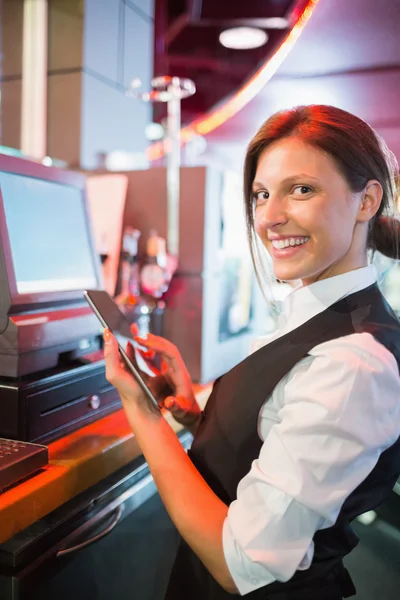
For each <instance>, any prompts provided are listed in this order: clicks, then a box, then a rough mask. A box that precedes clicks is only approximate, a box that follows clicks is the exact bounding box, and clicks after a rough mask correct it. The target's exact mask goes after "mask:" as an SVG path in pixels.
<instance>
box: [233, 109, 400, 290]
mask: <svg viewBox="0 0 400 600" xmlns="http://www.w3.org/2000/svg"><path fill="white" fill-rule="evenodd" d="M244 187H245V194H246V213H247V224H248V233H249V237H250V242H251V246H252V250H253V260H254V261H255V262H256V263H258V265H260V262H261V261H260V254H259V252H258V250H257V243H256V242H257V236H258V239H259V240H260V241H261V242H262V244H263V246H264V247H265V248H266V249H267V251H268V252H269V254H270V255H271V256H272V259H273V269H274V273H275V275H276V277H278V278H279V279H282V280H293V279H301V280H302V281H303V283H305V284H308V283H312V282H313V281H317V280H320V279H325V278H327V277H332V276H334V275H339V274H341V273H344V272H346V271H350V270H352V269H356V268H359V267H362V266H366V265H367V249H371V250H379V251H380V252H382V253H383V254H385V255H386V256H389V257H390V258H396V259H397V258H398V257H399V229H400V228H399V221H398V220H397V219H395V218H390V217H389V215H390V214H391V213H392V214H394V212H395V198H396V196H397V189H396V161H395V159H394V157H393V156H392V155H391V153H390V151H389V150H388V148H387V146H386V144H385V142H384V141H383V140H381V139H379V138H378V137H377V135H376V134H375V133H374V131H373V130H372V129H371V128H370V127H369V125H367V123H365V122H364V121H362V120H361V119H359V118H358V117H356V116H354V115H351V114H350V113H347V112H346V111H343V110H341V109H339V108H335V107H331V106H303V107H296V108H294V109H292V110H288V111H284V112H281V113H277V114H276V115H274V116H273V117H271V118H270V119H269V120H268V121H266V123H265V124H264V125H263V126H262V127H261V129H260V130H259V132H258V133H257V135H256V136H255V138H254V139H253V140H252V142H251V143H250V145H249V148H248V153H247V157H246V162H245V175H244Z"/></svg>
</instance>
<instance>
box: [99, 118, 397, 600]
mask: <svg viewBox="0 0 400 600" xmlns="http://www.w3.org/2000/svg"><path fill="white" fill-rule="evenodd" d="M244 187H245V202H246V212H247V223H248V232H249V238H250V242H251V248H252V255H253V259H254V261H255V262H257V261H258V258H259V251H260V247H259V246H260V243H261V245H262V247H263V248H264V249H266V250H267V252H268V254H269V255H270V256H271V258H272V265H273V270H274V274H275V276H276V277H277V278H278V279H281V280H284V281H295V280H299V281H300V282H301V284H300V285H299V286H298V287H297V288H296V289H295V290H294V291H293V292H292V293H291V294H290V295H289V296H288V298H287V301H286V303H285V306H284V310H283V314H282V316H281V319H280V323H279V328H278V332H277V333H276V334H275V335H274V336H273V337H272V338H270V339H269V340H268V341H265V340H263V341H259V343H258V347H256V348H255V350H254V352H253V353H252V354H251V355H250V356H249V357H248V358H247V359H245V360H244V361H243V362H242V363H240V364H239V365H237V366H236V367H235V368H234V369H232V370H231V371H230V372H229V373H227V374H226V375H224V376H223V377H221V378H219V379H218V380H217V381H216V382H215V384H214V388H213V392H212V394H211V397H210V399H209V401H208V403H207V407H206V410H205V412H204V413H203V414H201V412H200V410H199V407H198V406H197V404H196V401H195V399H194V395H193V391H192V387H191V382H190V378H189V375H188V373H187V371H186V369H185V366H184V364H183V361H182V359H181V357H180V355H179V352H178V351H177V349H176V348H175V347H174V346H172V345H171V344H170V343H169V342H167V341H166V340H163V339H162V338H158V337H155V336H152V335H150V336H149V337H148V339H146V340H142V339H140V340H139V341H140V342H141V343H142V344H143V345H144V346H146V347H147V348H148V349H149V350H154V351H156V352H158V353H160V354H161V356H162V358H163V359H164V361H165V369H166V371H165V375H166V377H167V378H168V379H169V381H170V382H171V383H172V384H173V387H174V397H169V398H167V399H166V400H165V401H164V406H165V407H166V408H168V409H169V410H171V412H172V414H173V415H174V417H175V418H176V420H177V421H179V422H180V423H183V424H185V425H186V426H187V427H188V428H190V429H191V430H192V431H193V432H194V433H195V438H194V442H193V445H192V448H191V451H190V455H189V456H187V455H186V454H185V452H184V451H183V450H182V448H181V446H180V443H179V441H178V439H177V437H176V436H175V434H174V433H173V431H172V429H171V428H170V427H169V426H168V424H167V423H166V421H165V420H164V419H163V418H162V417H161V415H160V414H155V413H152V412H151V411H150V410H148V409H147V405H146V403H145V401H144V399H143V396H142V394H141V392H140V390H139V388H138V386H137V385H136V383H135V381H134V380H133V379H132V377H131V376H130V375H129V374H128V372H127V371H126V370H125V369H124V367H123V366H122V365H121V362H120V359H119V355H118V351H117V346H116V343H115V340H114V339H113V338H112V337H111V336H110V334H109V332H105V340H106V344H105V356H106V368H107V378H108V380H109V381H110V382H111V383H112V384H114V385H115V387H116V388H117V389H118V391H119V393H120V396H121V399H122V402H123V405H124V408H125V411H126V414H127V417H128V419H129V422H130V425H131V427H132V430H133V432H134V434H135V436H136V438H137V440H138V442H139V444H140V446H141V449H142V451H143V454H144V456H145V458H146V460H147V462H148V464H149V467H150V469H151V472H152V474H153V477H154V480H155V482H156V484H157V487H158V490H159V493H160V495H161V498H162V500H163V502H164V504H165V506H166V508H167V510H168V512H169V514H170V516H171V519H172V521H173V522H174V523H175V525H176V527H177V529H178V530H179V532H180V533H181V536H182V543H181V546H180V548H179V551H178V555H177V558H176V562H175V566H174V569H173V572H172V575H171V580H170V584H169V588H168V592H167V598H169V599H174V600H177V599H179V598H182V599H183V598H185V599H189V598H190V599H199V600H200V599H201V600H211V599H213V600H214V599H220V598H221V599H222V598H225V597H228V596H229V595H230V594H232V593H233V594H235V593H236V594H237V593H239V594H241V595H245V594H246V595H248V597H249V598H250V597H251V598H263V599H269V600H317V599H318V600H321V599H323V600H339V599H340V598H342V597H348V596H351V595H354V593H355V589H354V586H353V585H352V582H351V579H350V577H349V575H348V574H347V571H346V570H345V569H344V567H343V564H342V558H343V556H345V555H346V554H348V553H349V552H350V551H351V550H352V549H353V548H354V547H355V545H356V544H357V538H356V536H355V534H354V533H353V532H352V530H351V528H350V522H351V521H352V520H353V519H354V518H355V517H356V516H357V515H359V514H361V513H363V512H366V511H367V510H371V509H372V508H374V507H375V506H376V505H377V504H379V503H380V502H381V501H382V500H383V499H384V498H385V497H386V496H387V495H388V494H389V492H390V490H391V488H392V486H393V484H394V483H395V481H396V479H397V477H398V475H399V473H400V441H399V434H400V377H399V364H400V324H399V322H398V320H397V318H396V316H395V315H394V314H393V312H392V311H391V309H390V308H389V306H388V305H387V303H386V302H385V300H384V299H383V297H382V295H381V294H380V292H379V290H378V287H377V285H376V280H375V275H374V270H373V267H371V266H368V251H369V250H375V249H377V250H379V251H381V252H383V253H384V254H386V255H387V256H391V257H396V258H397V257H398V255H399V226H398V225H399V222H398V221H397V220H395V219H394V218H390V217H388V216H387V213H388V212H389V210H390V208H391V204H393V203H394V200H395V195H396V189H395V172H394V161H393V159H392V158H391V157H390V154H389V153H388V151H387V149H386V147H385V146H384V145H383V143H380V142H379V140H378V138H377V137H376V135H375V133H374V132H373V130H372V129H371V128H370V127H369V126H368V125H367V124H366V123H364V122H363V121H361V120H360V119H359V118H357V117H355V116H353V115H351V114H349V113H347V112H345V111H342V110H340V109H338V108H334V107H330V106H305V107H298V108H295V109H292V110H288V111H285V112H282V113H278V114H277V115H274V116H273V117H271V118H270V119H269V120H268V121H267V122H266V123H265V124H264V125H263V126H262V127H261V129H260V130H259V132H258V133H257V135H256V136H255V138H254V139H253V140H252V142H251V143H250V145H249V148H248V151H247V155H246V160H245V169H244ZM384 215H385V216H384ZM261 251H262V248H261Z"/></svg>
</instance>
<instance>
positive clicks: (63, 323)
mask: <svg viewBox="0 0 400 600" xmlns="http://www.w3.org/2000/svg"><path fill="white" fill-rule="evenodd" d="M100 273H101V271H100V263H99V258H98V256H97V255H96V251H95V248H94V243H93V236H92V233H91V224H90V219H89V214H88V206H87V200H86V191H85V177H84V175H83V174H80V173H76V172H72V171H66V170H62V169H57V168H53V167H46V166H44V165H42V164H39V163H36V162H32V161H28V160H24V159H20V158H16V157H11V156H6V155H0V375H8V376H19V375H23V374H26V373H29V372H32V371H35V370H41V369H46V368H50V367H51V366H54V364H57V362H58V355H59V354H60V353H68V352H69V353H76V351H77V350H78V349H79V348H81V350H82V349H83V348H84V347H86V348H90V347H91V343H92V342H91V339H92V338H93V336H96V335H97V334H98V325H97V323H96V322H95V320H94V319H93V315H92V314H91V313H90V309H89V310H88V307H87V306H86V303H85V301H84V299H83V291H84V290H85V289H87V288H91V289H101V288H102V281H101V275H100ZM7 365H8V366H7ZM24 365H25V366H24Z"/></svg>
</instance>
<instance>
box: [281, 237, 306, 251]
mask: <svg viewBox="0 0 400 600" xmlns="http://www.w3.org/2000/svg"><path fill="white" fill-rule="evenodd" d="M309 239H310V238H309V237H304V238H286V239H284V240H273V241H272V245H273V247H274V248H278V249H279V250H281V249H283V248H288V247H289V246H300V245H301V244H305V243H306V242H308V240H309Z"/></svg>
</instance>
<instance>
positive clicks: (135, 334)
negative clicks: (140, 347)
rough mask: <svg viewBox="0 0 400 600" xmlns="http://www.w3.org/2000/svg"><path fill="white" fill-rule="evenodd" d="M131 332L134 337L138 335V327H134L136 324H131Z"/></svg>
mask: <svg viewBox="0 0 400 600" xmlns="http://www.w3.org/2000/svg"><path fill="white" fill-rule="evenodd" d="M131 332H132V335H133V336H135V337H136V336H137V335H138V334H139V327H138V326H137V325H136V323H132V325H131Z"/></svg>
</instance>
